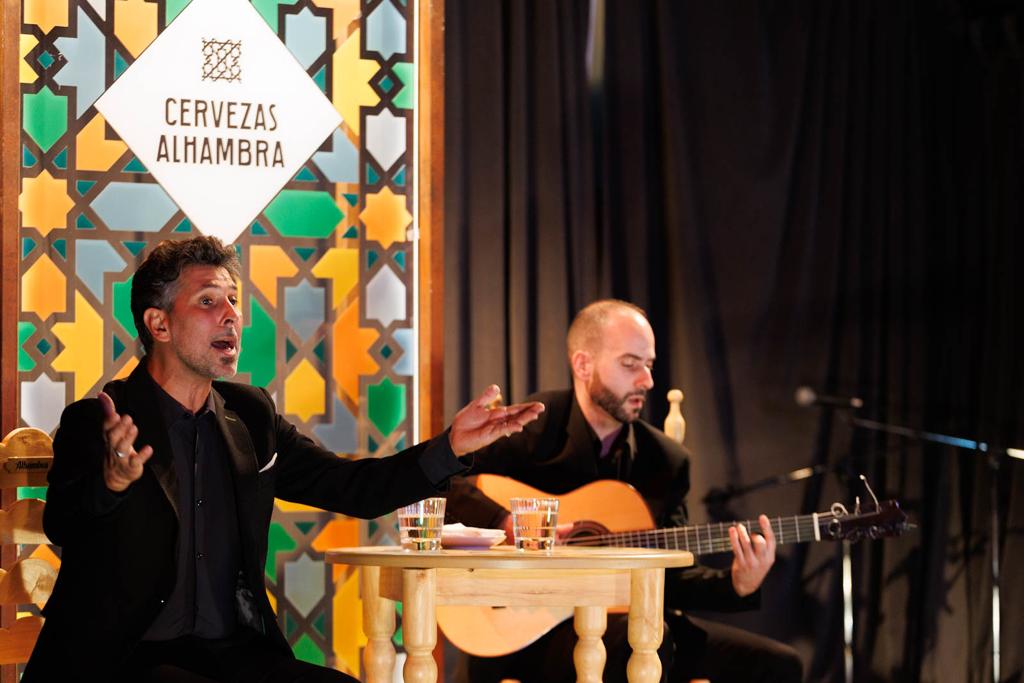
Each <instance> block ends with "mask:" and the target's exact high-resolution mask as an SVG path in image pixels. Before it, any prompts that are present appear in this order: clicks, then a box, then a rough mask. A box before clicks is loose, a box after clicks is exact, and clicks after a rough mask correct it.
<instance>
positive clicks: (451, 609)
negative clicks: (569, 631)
mask: <svg viewBox="0 0 1024 683" xmlns="http://www.w3.org/2000/svg"><path fill="white" fill-rule="evenodd" d="M476 486H477V488H479V489H480V490H481V491H482V492H483V493H484V495H486V496H487V497H488V498H490V499H492V500H494V501H495V502H497V503H499V504H500V505H502V506H503V507H505V508H506V509H508V508H509V506H510V505H509V501H510V500H511V499H512V498H552V497H556V498H558V499H559V504H558V523H559V524H564V523H566V522H574V523H583V522H593V521H594V520H600V524H601V527H602V528H603V529H604V530H606V531H609V532H616V531H632V530H635V529H652V528H654V518H653V517H652V516H651V512H650V510H649V509H648V508H647V504H646V503H645V502H644V499H643V498H642V497H641V496H640V494H639V493H637V491H636V489H634V488H633V487H632V486H630V485H629V484H624V483H622V482H620V481H611V480H601V481H596V482H593V483H591V484H587V485H586V486H582V487H580V488H578V489H576V490H575V491H571V492H569V493H567V494H564V495H561V496H552V494H550V493H547V492H545V491H541V490H539V489H535V488H533V487H532V486H527V485H526V484H522V483H520V482H518V481H516V480H514V479H509V478H508V477H501V476H497V475H493V474H481V475H480V476H478V477H477V481H476ZM581 526H582V525H581ZM482 552H483V551H482ZM572 615H573V610H572V608H571V607H479V606H465V605H438V607H437V624H438V626H440V627H441V630H442V631H443V632H444V634H445V637H447V638H448V640H450V641H451V642H452V643H453V644H454V645H455V646H456V647H458V648H459V649H460V650H464V651H465V652H468V653H470V654H473V655H478V656H480V657H498V656H500V655H506V654H509V653H511V652H515V651H517V650H521V649H523V648H524V647H526V646H527V645H529V644H530V643H532V642H534V641H535V640H537V639H538V638H540V637H541V636H542V635H544V634H545V633H547V632H548V631H550V630H551V629H552V628H554V627H555V626H557V625H558V624H560V623H561V622H562V621H564V620H565V619H568V618H569V617H571V616H572Z"/></svg>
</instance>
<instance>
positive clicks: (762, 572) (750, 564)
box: [729, 515, 775, 597]
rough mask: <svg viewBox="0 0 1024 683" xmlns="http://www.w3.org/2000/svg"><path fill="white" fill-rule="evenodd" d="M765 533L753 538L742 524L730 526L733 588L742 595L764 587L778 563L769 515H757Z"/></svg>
mask: <svg viewBox="0 0 1024 683" xmlns="http://www.w3.org/2000/svg"><path fill="white" fill-rule="evenodd" d="M757 521H758V524H760V525H761V534H760V535H757V534H755V535H754V536H753V537H751V535H750V534H749V533H748V532H747V528H746V527H745V526H743V525H742V524H737V525H735V526H732V527H730V528H729V543H730V544H731V545H732V553H733V559H732V587H733V588H734V589H735V590H736V594H737V595H739V596H740V597H743V596H746V595H750V594H751V593H753V592H754V591H756V590H757V589H758V588H760V586H761V582H762V581H764V577H765V576H766V575H767V574H768V570H769V569H771V568H772V565H773V564H775V533H774V532H773V531H772V525H771V523H769V522H768V518H767V517H766V516H764V515H761V516H760V517H758V518H757Z"/></svg>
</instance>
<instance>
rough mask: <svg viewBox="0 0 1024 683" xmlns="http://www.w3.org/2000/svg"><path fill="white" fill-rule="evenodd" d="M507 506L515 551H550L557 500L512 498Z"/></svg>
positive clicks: (553, 542) (555, 522)
mask: <svg viewBox="0 0 1024 683" xmlns="http://www.w3.org/2000/svg"><path fill="white" fill-rule="evenodd" d="M509 504H510V506H511V508H512V532H513V534H514V537H515V544H516V550H551V548H552V547H553V546H554V545H555V527H556V526H558V499H557V498H513V499H512V500H511V501H510V502H509Z"/></svg>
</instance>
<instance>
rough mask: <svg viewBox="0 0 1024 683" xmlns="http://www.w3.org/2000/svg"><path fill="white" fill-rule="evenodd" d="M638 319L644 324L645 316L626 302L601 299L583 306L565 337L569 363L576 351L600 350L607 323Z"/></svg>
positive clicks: (640, 309) (637, 307)
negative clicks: (629, 318) (614, 320)
mask: <svg viewBox="0 0 1024 683" xmlns="http://www.w3.org/2000/svg"><path fill="white" fill-rule="evenodd" d="M623 315H624V316H630V317H638V319H642V320H643V321H644V322H645V323H646V322H647V314H646V313H644V310H643V309H642V308H640V307H639V306H634V305H633V304H631V303H629V302H628V301H621V300H619V299H601V300H600V301H595V302H594V303H592V304H588V305H587V306H584V307H583V309H582V310H580V312H579V313H577V314H576V317H575V318H574V319H573V321H572V325H570V326H569V333H568V334H567V335H566V339H565V343H566V351H567V352H568V355H569V362H570V363H571V362H572V356H573V354H574V353H576V352H577V351H589V352H590V353H596V352H597V351H599V350H600V349H601V343H602V339H603V338H604V333H605V327H606V326H607V324H608V322H609V321H610V320H611V319H612V318H615V317H618V316H623Z"/></svg>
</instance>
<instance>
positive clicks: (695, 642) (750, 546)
mask: <svg viewBox="0 0 1024 683" xmlns="http://www.w3.org/2000/svg"><path fill="white" fill-rule="evenodd" d="M567 347H568V355H569V363H570V366H571V369H572V375H573V388H572V389H571V390H565V391H553V392H545V393H540V394H536V395H535V396H533V397H531V399H530V400H538V401H543V402H544V404H545V406H546V411H545V414H544V415H543V416H542V417H541V418H540V419H539V420H537V421H536V422H534V423H533V424H531V425H529V426H527V427H526V429H525V430H524V431H523V432H522V433H520V434H517V435H515V436H513V437H512V438H510V439H506V440H504V441H502V442H498V443H495V444H493V445H492V446H490V447H488V448H486V449H484V450H482V451H478V452H477V453H476V454H475V456H476V457H475V462H474V465H473V471H472V474H480V473H491V474H501V475H504V476H508V477H511V478H513V479H516V480H518V481H521V482H523V483H525V484H528V485H530V486H532V487H534V488H538V489H541V490H543V491H548V492H550V493H553V494H556V495H557V494H564V493H568V492H570V491H572V490H574V489H576V488H579V487H580V486H583V485H585V484H588V483H590V482H593V481H596V480H598V479H617V480H620V481H624V482H627V483H629V484H631V485H632V486H633V487H634V488H636V490H637V491H638V492H639V493H640V495H641V496H643V498H644V500H645V501H646V502H647V505H648V507H649V508H650V510H651V514H652V516H653V517H654V520H655V522H656V524H657V525H658V526H662V527H663V526H679V525H684V524H686V521H687V512H686V502H685V497H686V493H687V491H688V490H689V488H690V475H689V457H688V453H687V451H686V450H685V449H684V448H683V447H682V446H680V445H679V444H677V443H676V442H674V441H672V440H671V439H669V438H668V437H666V436H665V434H663V433H662V432H661V430H659V429H657V428H655V427H653V426H651V425H650V424H648V423H647V422H644V421H643V420H641V419H640V411H641V409H642V408H643V406H644V402H645V400H646V395H647V392H648V391H649V390H650V389H651V388H652V387H653V385H654V383H653V380H652V377H651V368H652V366H653V364H654V359H655V353H654V332H653V331H652V329H651V326H650V324H649V323H648V321H647V318H646V316H645V314H644V312H643V311H642V310H640V309H639V308H637V307H636V306H634V305H632V304H629V303H626V302H623V301H616V300H604V301H598V302H595V303H592V304H590V305H589V306H587V307H585V308H584V309H583V310H582V311H580V312H579V314H578V315H577V316H576V318H575V320H574V321H573V323H572V326H571V327H570V328H569V333H568V338H567ZM447 514H448V517H449V518H450V519H453V520H457V521H462V522H464V523H466V524H470V525H474V526H486V527H495V528H504V529H505V531H506V534H508V536H509V537H510V538H511V536H512V529H511V517H510V515H509V512H508V511H507V510H505V509H504V508H503V507H502V506H501V505H499V504H498V503H496V502H495V501H493V500H491V499H489V498H487V497H486V496H485V495H484V494H483V493H482V492H481V491H480V490H478V489H476V488H475V487H473V486H472V482H471V481H470V480H466V479H464V478H461V477H459V478H456V479H455V480H453V483H452V488H451V490H450V491H449V494H448V507H447ZM759 524H760V526H761V530H760V533H748V530H747V529H745V528H744V527H742V526H740V527H738V528H736V527H734V528H732V529H730V530H729V540H730V543H731V545H732V549H733V553H734V557H733V562H732V566H731V567H730V569H729V570H715V569H711V568H706V567H695V568H693V569H686V570H680V571H669V572H667V575H666V582H665V604H666V607H667V608H668V609H667V611H666V620H667V622H668V627H669V628H668V631H666V634H665V640H664V641H663V644H662V648H661V650H660V652H659V654H660V655H661V658H662V661H663V672H662V673H663V677H665V678H667V680H671V681H690V680H691V679H694V678H710V679H711V680H712V681H714V683H725V682H727V681H781V682H792V683H797V682H799V681H800V680H801V678H802V666H801V663H800V659H799V657H798V656H797V654H796V652H795V651H794V650H793V649H792V648H789V647H788V646H785V645H782V644H781V643H777V642H775V641H772V640H769V639H767V638H763V637H761V636H756V635H754V634H750V633H747V632H744V631H741V630H739V629H735V628H731V627H727V626H724V625H720V624H715V623H713V622H708V621H705V620H700V619H696V618H692V617H686V616H683V615H682V614H681V612H679V610H682V609H710V610H716V611H735V610H742V609H753V608H756V607H757V606H758V604H759V592H758V591H759V587H760V585H761V582H762V581H763V580H764V577H765V575H766V574H767V573H768V570H769V569H770V568H771V566H772V564H773V563H774V561H775V538H774V535H773V533H772V530H771V526H770V525H769V524H768V519H767V517H765V516H764V515H761V517H760V519H759ZM575 641H576V636H575V633H574V631H573V627H572V622H571V621H566V622H563V623H562V624H561V625H560V626H558V627H556V628H555V629H554V630H553V631H552V632H551V633H549V634H548V635H547V636H545V637H543V638H541V639H540V640H538V641H537V642H535V643H533V644H532V645H530V646H529V647H527V648H525V649H523V650H521V651H519V652H517V653H513V654H511V655H507V656H505V657H496V658H482V657H471V658H468V659H463V660H461V661H460V662H459V666H458V667H457V677H456V679H457V680H469V681H472V682H473V683H490V682H491V681H495V682H496V681H500V680H501V679H503V678H519V679H520V680H522V681H524V682H526V681H536V680H544V681H561V680H566V681H570V680H574V674H573V668H572V650H573V646H574V644H575ZM605 646H606V649H607V653H608V660H607V665H606V667H605V680H606V681H619V680H625V669H626V662H627V660H628V657H629V653H630V649H629V646H628V643H627V640H626V619H625V617H624V615H611V616H610V617H609V620H608V629H607V631H606V634H605Z"/></svg>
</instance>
